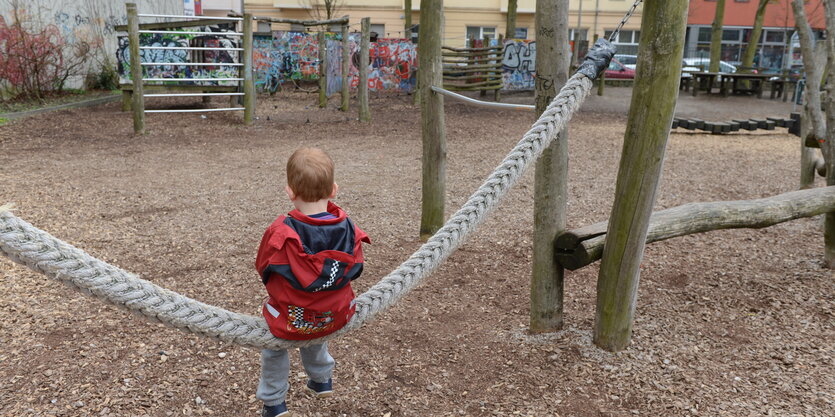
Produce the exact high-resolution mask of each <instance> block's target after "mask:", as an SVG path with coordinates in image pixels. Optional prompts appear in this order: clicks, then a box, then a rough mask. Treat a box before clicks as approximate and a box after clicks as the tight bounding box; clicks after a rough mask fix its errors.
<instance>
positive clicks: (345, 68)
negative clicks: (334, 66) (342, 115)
mask: <svg viewBox="0 0 835 417" xmlns="http://www.w3.org/2000/svg"><path fill="white" fill-rule="evenodd" d="M349 37H350V34H349V33H348V24H347V23H346V24H344V25H342V105H341V106H339V110H342V111H348V103H349V102H350V100H351V90H350V88H351V83H350V74H351V42H350V40H349Z"/></svg>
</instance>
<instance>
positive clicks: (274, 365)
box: [255, 148, 370, 417]
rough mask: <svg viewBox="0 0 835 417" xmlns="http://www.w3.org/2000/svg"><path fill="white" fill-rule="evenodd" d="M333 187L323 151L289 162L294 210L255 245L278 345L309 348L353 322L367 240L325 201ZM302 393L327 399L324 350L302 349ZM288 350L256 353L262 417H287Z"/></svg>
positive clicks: (304, 151) (328, 371)
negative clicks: (299, 343) (303, 343)
mask: <svg viewBox="0 0 835 417" xmlns="http://www.w3.org/2000/svg"><path fill="white" fill-rule="evenodd" d="M337 189H338V187H337V185H336V183H334V181H333V161H332V160H331V158H330V157H329V156H328V155H327V154H326V153H325V152H323V151H322V150H320V149H315V148H300V149H298V150H296V152H294V153H293V155H291V156H290V159H289V160H288V161H287V187H286V188H285V191H287V196H288V197H289V198H290V201H292V202H293V205H294V206H295V210H293V211H291V212H290V213H287V215H286V216H280V217H279V218H278V219H276V220H275V221H274V222H273V224H272V225H270V227H268V228H267V231H266V232H264V237H263V238H262V239H261V246H260V247H259V248H258V256H257V257H256V260H255V267H256V269H257V270H258V273H259V274H260V275H261V279H262V280H263V282H264V285H265V286H266V288H267V293H268V294H269V298H268V299H267V301H266V302H265V303H264V306H263V314H264V318H265V319H266V320H267V324H268V325H269V327H270V331H271V332H272V334H273V335H275V336H276V337H279V338H282V339H291V340H307V339H314V338H318V337H322V336H324V335H327V334H330V333H333V332H335V331H337V330H339V329H340V328H342V327H343V326H344V325H345V323H347V322H348V320H350V318H351V316H353V314H354V309H355V306H354V303H353V300H354V291H353V290H352V289H351V281H352V280H354V279H356V278H358V277H359V276H360V274H361V273H362V263H363V257H362V242H366V243H370V241H369V239H368V235H366V234H365V232H363V231H362V230H360V228H359V227H357V226H355V225H354V223H353V222H352V221H351V220H350V219H349V218H348V216H347V215H346V214H345V212H344V211H342V209H341V208H339V207H338V206H337V205H336V204H334V203H332V202H331V201H330V199H332V198H334V197H335V196H336V191H337ZM299 350H300V353H301V359H302V364H303V365H304V370H305V372H306V373H307V377H308V381H307V388H309V389H310V390H311V391H313V394H314V395H316V396H317V397H325V396H328V395H330V394H331V393H332V392H333V389H332V380H331V376H332V375H333V367H334V360H333V358H332V357H331V356H330V354H328V345H327V343H321V344H315V345H311V346H308V347H303V348H300V349H299ZM289 372H290V358H289V355H288V352H287V350H268V349H265V350H263V351H262V352H261V380H260V382H259V384H258V391H257V393H256V397H257V398H258V399H260V400H261V401H263V402H264V408H263V409H262V411H261V416H262V417H274V416H285V415H287V414H288V411H287V403H286V402H285V396H286V394H287V390H288V388H289V383H288V375H289Z"/></svg>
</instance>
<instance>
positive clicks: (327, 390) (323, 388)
mask: <svg viewBox="0 0 835 417" xmlns="http://www.w3.org/2000/svg"><path fill="white" fill-rule="evenodd" d="M307 388H308V389H309V390H310V391H312V392H313V395H315V396H317V397H319V398H325V397H330V396H331V395H332V394H333V379H328V382H316V381H314V380H312V379H308V380H307Z"/></svg>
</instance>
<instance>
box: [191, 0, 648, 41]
mask: <svg viewBox="0 0 835 417" xmlns="http://www.w3.org/2000/svg"><path fill="white" fill-rule="evenodd" d="M204 1H205V0H204ZM215 1H218V0H215ZM221 1H222V0H221ZM228 1H235V0H228ZM322 4H323V1H322V0H244V7H245V8H246V11H247V12H249V13H252V14H254V15H255V16H269V17H283V18H290V19H319V18H324V17H325V13H324V7H323V6H322ZM337 5H338V7H337V10H336V13H335V16H343V15H348V16H350V17H351V25H352V30H359V22H360V19H361V18H363V17H370V18H371V25H372V28H371V30H372V31H374V32H377V33H378V34H379V36H380V37H387V38H402V37H403V36H404V28H405V10H404V2H403V0H340V1H337ZM535 5H536V0H518V7H517V17H516V27H517V35H518V37H521V38H524V39H536V35H535V33H534V12H535V10H536V7H535ZM630 6H632V0H570V5H569V8H570V15H569V25H570V26H571V28H572V36H573V32H574V31H576V30H577V28H579V29H580V30H579V31H578V34H579V38H580V39H587V40H591V39H593V38H594V35H595V34H598V35H599V36H603V35H604V33H606V31H611V30H613V29H614V28H615V27H617V25H618V23H620V20H621V18H623V15H624V13H625V12H626V11H627V10H628V9H629V7H630ZM581 9H582V16H581V17H580V18H579V22H578V15H580V10H581ZM206 14H209V13H208V11H207V13H206ZM411 14H412V24H413V25H418V23H420V0H412V12H411ZM444 18H445V25H444V29H445V30H444V41H443V43H444V45H449V46H463V45H464V42H465V40H466V39H467V38H468V37H476V38H481V37H483V36H485V35H486V36H490V37H497V36H498V35H500V34H501V35H504V34H505V28H506V25H505V24H506V20H507V0H445V1H444ZM578 23H579V24H578ZM640 26H641V9H640V7H639V8H638V11H637V13H636V15H635V16H633V17H632V19H631V20H630V21H629V22H628V23H627V25H626V26H625V29H626V30H625V31H623V32H622V33H621V36H620V37H619V39H618V42H617V43H620V44H623V46H624V47H621V48H620V49H621V50H622V51H623V52H624V53H629V52H627V50H629V49H631V48H630V47H629V45H631V46H637V43H638V37H637V32H638V28H639V27H640ZM265 29H267V28H266V27H264V25H262V26H261V28H260V30H265ZM272 29H276V30H277V29H291V27H290V26H289V25H273V27H272ZM292 29H302V28H300V27H295V28H292ZM417 29H418V31H419V29H420V28H419V27H418V28H417Z"/></svg>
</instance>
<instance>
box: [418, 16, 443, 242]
mask: <svg viewBox="0 0 835 417" xmlns="http://www.w3.org/2000/svg"><path fill="white" fill-rule="evenodd" d="M443 8H444V2H443V0H422V1H421V2H420V32H419V36H418V50H419V51H420V54H418V60H419V63H418V87H419V90H418V94H419V95H420V125H421V138H422V142H423V152H422V155H423V156H422V159H421V172H422V173H421V214H420V238H421V239H422V240H426V239H428V238H429V237H431V236H432V235H433V234H435V232H437V231H438V229H440V228H441V227H442V226H443V224H444V198H445V197H446V187H445V178H446V129H445V127H444V96H442V95H441V94H436V93H434V92H433V91H432V89H431V87H432V86H436V87H440V86H441V84H442V81H441V74H442V65H441V33H442V32H443V13H442V11H443Z"/></svg>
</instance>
